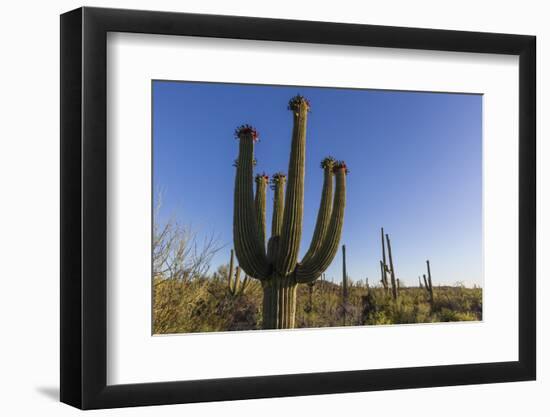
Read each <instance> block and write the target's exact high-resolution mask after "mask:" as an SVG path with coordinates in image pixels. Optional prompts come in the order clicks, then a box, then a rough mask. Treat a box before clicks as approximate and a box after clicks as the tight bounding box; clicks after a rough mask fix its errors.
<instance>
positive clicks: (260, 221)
mask: <svg viewBox="0 0 550 417" xmlns="http://www.w3.org/2000/svg"><path fill="white" fill-rule="evenodd" d="M288 108H289V110H291V111H292V115H293V125H294V126H293V130H292V144H291V150H290V162H289V168H288V178H287V177H285V176H284V175H283V174H276V175H274V176H273V177H272V188H273V190H274V199H273V218H272V223H271V238H270V239H269V240H268V242H267V251H266V246H265V236H266V234H265V185H267V180H266V176H265V175H261V176H257V177H256V184H257V188H256V198H254V192H253V161H254V144H255V143H256V142H257V140H258V133H257V131H256V130H255V129H254V128H253V127H252V126H249V125H243V126H241V127H239V128H238V129H237V130H236V132H235V136H236V137H237V138H238V139H239V156H238V159H237V162H236V164H235V165H236V168H237V173H236V176H235V201H234V210H233V240H234V244H235V253H236V255H237V259H238V260H239V264H240V266H241V268H242V269H243V270H244V271H245V272H246V273H247V274H248V275H249V276H251V277H254V278H256V279H258V280H260V281H261V283H262V287H263V307H262V316H263V324H262V326H263V328H264V329H286V328H293V327H294V320H295V315H296V287H297V285H298V284H300V283H308V282H312V281H315V280H316V279H317V278H318V277H319V276H320V275H321V274H322V273H323V272H324V271H325V270H326V269H327V268H328V267H329V265H330V264H331V262H332V260H333V258H334V256H335V255H336V252H337V251H338V244H339V242H340V236H341V233H342V227H343V223H344V208H345V204H346V175H347V172H348V171H347V167H346V164H345V163H344V162H336V161H335V160H334V159H333V158H330V157H329V158H325V159H324V160H323V162H322V163H321V167H322V168H323V170H324V183H323V191H322V194H321V204H320V207H319V212H318V215H317V223H316V225H315V230H314V233H313V238H312V241H311V244H310V246H309V250H308V251H307V253H306V254H305V256H304V258H303V259H302V261H301V262H298V252H299V250H300V240H301V235H302V218H303V208H304V174H305V153H306V125H307V116H308V112H309V109H310V104H309V102H308V100H306V99H305V98H304V97H302V96H300V95H298V96H296V97H294V98H292V99H291V100H290V102H289V105H288ZM334 182H335V183H336V186H335V189H334V193H333V188H334V185H333V183H334ZM285 185H286V190H285ZM285 192H286V193H285ZM333 194H334V196H333Z"/></svg>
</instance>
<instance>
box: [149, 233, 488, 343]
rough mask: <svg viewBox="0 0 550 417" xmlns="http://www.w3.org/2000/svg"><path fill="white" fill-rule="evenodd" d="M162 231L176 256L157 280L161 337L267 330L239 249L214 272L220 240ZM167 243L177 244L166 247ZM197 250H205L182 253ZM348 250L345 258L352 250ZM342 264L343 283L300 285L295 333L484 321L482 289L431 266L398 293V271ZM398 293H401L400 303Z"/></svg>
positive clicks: (259, 291)
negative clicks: (371, 273)
mask: <svg viewBox="0 0 550 417" xmlns="http://www.w3.org/2000/svg"><path fill="white" fill-rule="evenodd" d="M165 230H168V232H166V231H165ZM175 231H178V233H175ZM158 232H159V233H160V232H164V233H162V234H161V235H159V236H157V239H155V240H154V242H155V245H159V247H160V248H162V250H160V249H159V248H157V249H156V250H155V253H157V254H160V253H162V252H164V251H166V248H167V247H170V248H171V250H172V251H173V253H172V254H171V255H170V256H167V255H166V254H165V255H164V256H162V259H167V261H165V262H164V263H159V264H158V265H159V266H160V265H163V266H164V268H163V270H162V271H161V270H155V275H154V278H153V332H154V333H155V334H168V333H193V332H215V331H235V330H257V329H262V328H264V327H265V326H264V325H263V323H262V321H263V317H264V316H263V314H262V309H263V295H264V290H263V288H262V283H261V282H260V281H259V280H255V279H251V278H250V277H249V276H248V275H247V274H246V273H244V272H243V270H242V269H241V268H240V266H239V265H237V262H236V259H235V256H234V252H233V250H231V249H230V250H228V251H227V255H228V258H227V259H228V262H227V263H226V264H225V265H221V266H219V267H218V268H217V270H215V271H212V272H210V271H209V262H207V260H208V259H211V257H212V256H213V253H215V252H217V251H219V250H220V248H219V245H218V244H217V242H216V241H215V240H211V239H206V240H205V241H203V242H201V245H196V242H193V241H192V240H193V237H192V236H193V234H190V232H189V231H188V230H187V229H186V228H179V227H176V226H175V225H171V226H169V227H166V228H162V229H161V230H159V231H158ZM174 234H176V237H174ZM180 237H183V239H184V240H183V243H182V242H180V241H179V239H180ZM159 238H160V239H159ZM162 239H166V240H168V241H169V242H171V245H170V246H167V245H166V244H160V242H161V241H162ZM196 246H199V247H201V250H198V251H195V249H192V250H191V249H189V250H182V248H184V247H188V248H195V247H196ZM388 249H390V247H388V246H386V249H385V250H386V251H387V250H388ZM224 250H225V249H224ZM341 250H342V254H343V255H344V253H345V246H344V245H342V247H341ZM390 252H391V249H390ZM386 254H389V253H386ZM392 258H393V254H392ZM342 259H343V262H342V276H341V277H339V279H338V282H335V281H336V280H335V279H333V278H328V277H326V276H325V275H324V274H323V275H321V277H320V278H319V279H317V280H315V281H311V282H310V283H308V284H305V285H300V286H297V287H296V309H295V323H294V327H295V328H311V327H341V326H364V325H389V324H411V323H436V322H453V321H477V320H481V318H482V289H481V288H476V287H474V288H466V287H465V286H463V285H460V284H456V285H453V286H449V285H437V284H436V283H434V282H432V280H433V278H432V277H431V271H430V270H428V264H429V262H427V264H426V271H425V273H424V274H422V275H426V278H425V281H424V280H423V279H422V278H420V277H419V282H418V285H417V286H405V285H404V284H402V283H401V282H402V280H400V279H399V278H395V279H394V282H395V287H394V286H392V280H391V273H385V274H382V273H381V276H380V277H378V278H376V279H368V278H365V279H358V280H354V279H352V278H350V277H348V276H347V273H346V261H345V256H343V257H342ZM381 263H382V264H383V261H381ZM388 268H390V267H389V266H388ZM382 271H384V272H387V271H385V270H384V269H382ZM394 275H395V271H394ZM385 280H386V282H384V281H385ZM394 291H395V292H396V293H397V294H396V297H395V298H394Z"/></svg>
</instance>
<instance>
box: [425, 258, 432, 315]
mask: <svg viewBox="0 0 550 417" xmlns="http://www.w3.org/2000/svg"><path fill="white" fill-rule="evenodd" d="M426 266H427V268H428V279H426V275H424V285H425V287H426V291H427V293H428V302H429V303H430V305H431V306H432V308H433V305H434V289H433V286H432V271H431V269H430V261H428V260H427V261H426Z"/></svg>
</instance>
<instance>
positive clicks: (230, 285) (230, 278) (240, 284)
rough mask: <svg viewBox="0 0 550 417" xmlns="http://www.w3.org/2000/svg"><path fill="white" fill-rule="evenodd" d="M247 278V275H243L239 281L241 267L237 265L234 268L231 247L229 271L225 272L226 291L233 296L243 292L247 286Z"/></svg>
mask: <svg viewBox="0 0 550 417" xmlns="http://www.w3.org/2000/svg"><path fill="white" fill-rule="evenodd" d="M249 279H250V278H249V277H248V275H245V276H244V278H243V280H242V281H241V268H240V267H239V266H237V267H236V268H235V261H234V251H233V249H231V257H230V258H229V271H228V272H227V292H228V293H229V294H231V295H233V296H237V295H242V294H244V293H245V291H246V289H247V288H248V284H249V282H250V281H249Z"/></svg>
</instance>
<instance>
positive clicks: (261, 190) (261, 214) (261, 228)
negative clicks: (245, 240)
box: [254, 174, 268, 250]
mask: <svg viewBox="0 0 550 417" xmlns="http://www.w3.org/2000/svg"><path fill="white" fill-rule="evenodd" d="M267 181H268V178H267V177H266V175H265V174H260V175H257V176H256V199H255V203H254V205H255V208H256V222H257V224H258V237H259V239H260V244H261V245H262V246H263V247H264V248H265V189H266V186H267ZM264 250H265V249H264Z"/></svg>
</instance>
